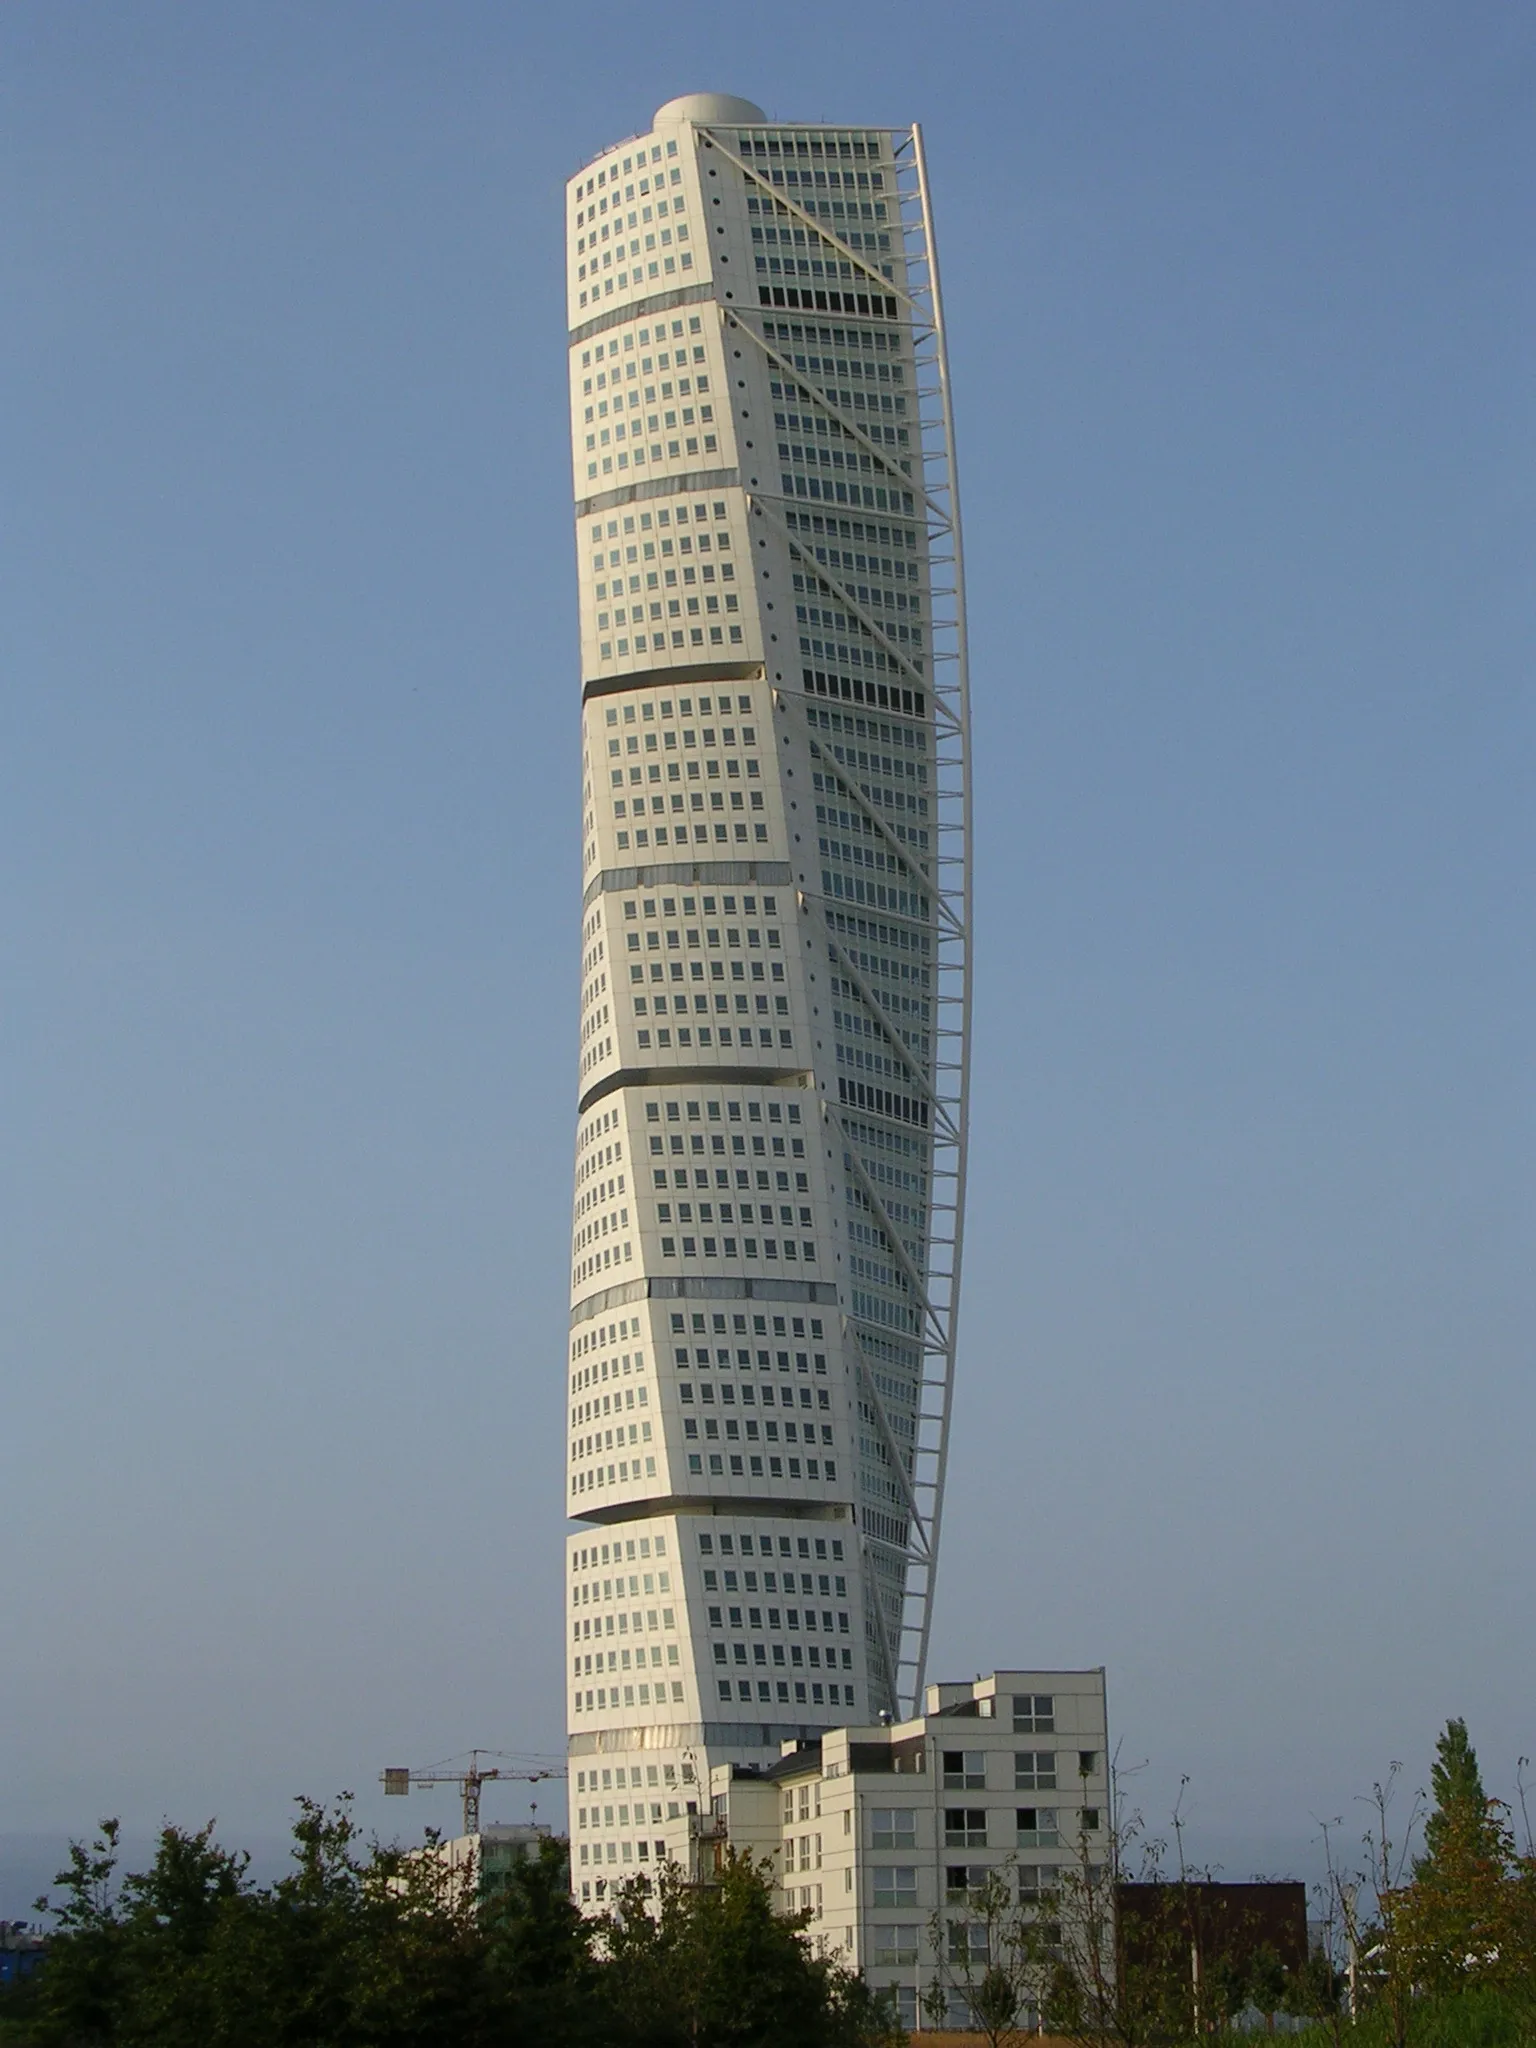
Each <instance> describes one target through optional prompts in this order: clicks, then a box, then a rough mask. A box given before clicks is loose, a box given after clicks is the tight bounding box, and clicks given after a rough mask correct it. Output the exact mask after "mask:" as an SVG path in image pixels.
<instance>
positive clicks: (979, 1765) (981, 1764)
mask: <svg viewBox="0 0 1536 2048" xmlns="http://www.w3.org/2000/svg"><path fill="white" fill-rule="evenodd" d="M986 1783H987V1759H986V1755H985V1752H984V1751H982V1750H979V1749H946V1750H945V1752H944V1789H945V1791H946V1792H981V1791H983V1790H985V1788H986Z"/></svg>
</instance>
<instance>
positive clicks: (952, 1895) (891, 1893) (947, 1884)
mask: <svg viewBox="0 0 1536 2048" xmlns="http://www.w3.org/2000/svg"><path fill="white" fill-rule="evenodd" d="M1032 1832H1033V1831H1032V1830H1026V1829H1020V1831H1019V1842H1020V1845H1021V1846H1026V1847H1027V1846H1031V1844H1029V1843H1026V1841H1025V1836H1026V1834H1030V1833H1032ZM1017 1871H1018V1896H1019V1903H1020V1904H1021V1905H1024V1906H1039V1905H1043V1904H1046V1903H1048V1902H1049V1901H1050V1899H1051V1897H1052V1895H1053V1892H1054V1888H1055V1886H1056V1884H1057V1883H1058V1881H1059V1879H1060V1875H1061V1873H1060V1867H1059V1865H1056V1864H1050V1865H1026V1864H1020V1865H1018V1866H1017ZM871 1876H872V1896H873V1903H874V1905H875V1906H877V1907H888V1908H894V1909H895V1910H897V1911H898V1912H899V1911H900V1910H901V1909H902V1908H903V1907H907V1908H909V1909H910V1908H911V1907H914V1906H916V1905H917V1904H918V1871H917V1866H916V1865H915V1864H910V1863H894V1864H885V1865H877V1866H876V1867H875V1869H874V1870H873V1872H872V1873H871ZM999 1877H1001V1878H1003V1879H1004V1880H1005V1881H1006V1878H1007V1866H1005V1865H997V1864H990V1865H989V1864H985V1863H952V1864H947V1865H946V1866H945V1870H944V1901H945V1904H946V1905H951V1906H954V1905H968V1904H974V1903H975V1901H976V1899H977V1898H978V1896H979V1895H980V1894H982V1893H984V1892H985V1891H987V1890H988V1888H989V1887H990V1885H991V1884H992V1883H993V1882H994V1881H995V1880H996V1879H997V1878H999ZM976 1931H977V1932H979V1933H980V1934H981V1935H983V1936H985V1934H986V1929H985V1927H981V1928H979V1929H977V1930H976ZM915 1932H916V1930H915V1929H913V1930H903V1929H900V1928H893V1929H889V1930H886V1929H877V1930H876V1932H875V1942H876V1954H875V1960H876V1961H877V1962H882V1961H887V1960H891V1958H888V1957H887V1956H885V1955H884V1954H882V1953H881V1947H882V1945H883V1944H885V1943H886V1942H887V1936H888V1935H890V1936H894V1937H897V1939H894V1940H891V1941H890V1943H889V1946H890V1947H892V1948H899V1949H900V1950H902V1951H907V1950H908V1949H909V1947H910V1950H911V1959H912V1960H915V1959H916V1942H915V1940H912V1941H910V1943H909V1942H908V1941H907V1940H903V1939H900V1937H901V1936H903V1935H904V1934H911V1935H915Z"/></svg>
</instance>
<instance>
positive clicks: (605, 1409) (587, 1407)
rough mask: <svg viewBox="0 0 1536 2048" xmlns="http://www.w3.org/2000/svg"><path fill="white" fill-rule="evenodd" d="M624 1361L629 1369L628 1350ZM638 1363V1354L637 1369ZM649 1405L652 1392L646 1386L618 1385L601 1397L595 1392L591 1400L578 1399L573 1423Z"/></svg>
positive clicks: (572, 1417) (594, 1419)
mask: <svg viewBox="0 0 1536 2048" xmlns="http://www.w3.org/2000/svg"><path fill="white" fill-rule="evenodd" d="M624 1362H625V1367H626V1370H627V1369H628V1364H629V1354H628V1353H627V1352H626V1353H625V1361H624ZM638 1364H639V1361H638V1356H637V1369H638ZM615 1366H617V1361H615ZM610 1403H611V1404H612V1405H611V1406H610V1405H609V1404H610ZM649 1405H650V1394H649V1391H648V1389H647V1388H645V1387H644V1386H640V1387H623V1388H618V1387H616V1388H615V1389H614V1390H613V1392H612V1393H611V1394H604V1395H602V1396H601V1398H599V1397H598V1396H597V1395H595V1394H594V1395H593V1397H592V1399H591V1400H590V1401H578V1402H577V1403H576V1406H575V1407H574V1408H573V1409H572V1410H571V1423H572V1426H573V1427H574V1426H577V1425H579V1424H581V1423H583V1422H595V1421H596V1420H597V1418H598V1417H599V1416H600V1415H611V1414H617V1413H618V1412H619V1411H620V1410H621V1409H624V1408H635V1407H640V1408H646V1407H648V1406H649Z"/></svg>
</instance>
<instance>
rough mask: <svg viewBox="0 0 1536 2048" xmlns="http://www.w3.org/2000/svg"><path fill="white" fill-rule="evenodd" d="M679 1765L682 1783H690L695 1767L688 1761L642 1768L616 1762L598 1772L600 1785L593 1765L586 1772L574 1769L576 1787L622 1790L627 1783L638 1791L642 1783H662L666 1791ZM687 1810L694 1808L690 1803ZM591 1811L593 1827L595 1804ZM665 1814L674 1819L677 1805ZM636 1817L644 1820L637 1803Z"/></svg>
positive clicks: (674, 1782)
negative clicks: (600, 1772) (575, 1771)
mask: <svg viewBox="0 0 1536 2048" xmlns="http://www.w3.org/2000/svg"><path fill="white" fill-rule="evenodd" d="M679 1768H681V1774H682V1782H683V1783H684V1784H685V1785H691V1784H693V1782H694V1770H693V1765H692V1764H690V1763H684V1764H683V1765H681V1767H679V1766H678V1765H677V1764H646V1765H644V1766H643V1768H642V1766H641V1765H639V1764H630V1765H628V1766H625V1765H624V1764H619V1765H618V1766H617V1767H614V1766H612V1765H604V1767H603V1771H602V1774H601V1775H602V1782H601V1784H599V1782H598V1775H599V1774H598V1772H597V1770H596V1768H595V1767H594V1768H593V1769H592V1770H589V1771H588V1770H579V1771H577V1773H576V1790H577V1791H578V1792H579V1793H580V1792H597V1791H603V1792H611V1791H614V1790H615V1789H617V1790H618V1791H620V1792H622V1791H623V1790H624V1789H625V1787H626V1785H629V1786H633V1787H634V1789H635V1790H636V1791H637V1792H638V1791H639V1789H640V1787H641V1786H642V1785H648V1786H651V1787H653V1788H654V1787H655V1786H657V1785H664V1786H665V1787H666V1788H667V1790H668V1791H672V1790H674V1789H675V1788H676V1785H677V1782H678V1774H679ZM624 1811H625V1813H626V1814H627V1813H628V1811H629V1809H628V1808H627V1807H626V1808H625V1809H624ZM688 1811H689V1812H690V1813H691V1812H692V1811H693V1807H692V1806H691V1805H690V1806H689V1809H688ZM592 1813H593V1821H592V1825H593V1826H594V1827H596V1826H597V1819H596V1814H597V1808H596V1807H593V1809H592ZM667 1817H668V1819H669V1820H675V1819H676V1818H677V1809H676V1807H673V1806H669V1807H668V1808H667ZM635 1818H636V1820H637V1821H639V1820H644V1818H645V1809H644V1808H643V1807H641V1806H639V1805H637V1806H636V1808H635ZM657 1818H658V1819H659V1818H660V1815H658V1816H657ZM608 1825H609V1826H610V1827H611V1826H612V1825H613V1822H612V1820H611V1819H610V1821H609V1823H608Z"/></svg>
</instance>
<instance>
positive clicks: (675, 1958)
mask: <svg viewBox="0 0 1536 2048" xmlns="http://www.w3.org/2000/svg"><path fill="white" fill-rule="evenodd" d="M808 1919H809V1915H808V1914H805V1913H793V1914H783V1913H776V1912H775V1911H774V1907H773V1892H772V1870H771V1866H770V1865H768V1864H766V1863H765V1864H762V1865H759V1864H758V1863H756V1862H755V1861H754V1860H753V1859H752V1858H751V1857H750V1856H747V1855H738V1854H735V1853H728V1854H727V1855H726V1857H725V1859H724V1861H723V1862H722V1864H721V1866H720V1870H719V1874H718V1879H717V1881H716V1882H714V1883H711V1884H707V1885H696V1884H691V1883H689V1882H687V1881H686V1880H685V1878H684V1876H683V1874H682V1872H681V1871H680V1870H679V1869H678V1868H677V1867H676V1866H675V1865H673V1866H670V1867H668V1868H667V1869H665V1870H664V1871H663V1872H662V1873H661V1876H660V1878H659V1880H658V1881H657V1883H656V1884H655V1886H654V1887H653V1886H652V1885H651V1883H650V1882H649V1881H648V1880H644V1879H638V1878H637V1879H634V1880H632V1881H631V1882H630V1883H629V1884H627V1885H624V1886H622V1887H621V1888H620V1890H619V1895H618V1899H617V1901H616V1903H615V1906H614V1909H613V1911H612V1912H611V1913H610V1914H609V1916H608V1919H607V1921H606V1923H605V1924H604V1926H603V1930H602V1938H603V1947H604V1951H605V1956H606V1960H605V1962H604V1964H603V1966H602V1970H601V1978H602V1985H601V1998H602V2004H603V2006H604V2009H605V2011H606V2013H607V2015H608V2021H609V2025H610V2027H611V2028H612V2030H613V2034H614V2037H615V2038H616V2039H617V2040H618V2041H620V2042H623V2043H624V2044H626V2048H673V2044H683V2043H686V2044H688V2048H780V2044H782V2043H784V2042H790V2041H792V2042H794V2043H795V2044H796V2048H877V2044H884V2043H886V2042H889V2041H892V2040H893V2039H898V2038H899V2034H893V2031H892V2028H891V2026H890V2023H889V2021H888V2019H887V2018H886V2017H885V2015H884V2013H883V2010H882V2009H881V2007H880V2006H879V2005H878V2003H877V2001H876V2000H874V1999H873V1998H872V1997H871V1995H870V1993H869V1992H868V1990H867V1989H866V1987H865V1986H864V1984H863V1983H862V1981H861V1980H860V1979H858V1978H856V1977H854V1976H853V1975H852V1974H851V1973H850V1972H848V1971H846V1970H843V1969H841V1968H840V1967H839V1966H838V1965H837V1964H836V1963H835V1962H832V1961H830V1960H828V1959H827V1958H825V1957H822V1956H818V1955H815V1954H813V1953H812V1950H811V1947H810V1944H809V1943H808V1941H807V1940H806V1938H805V1933H804V1929H805V1926H806V1923H807V1921H808Z"/></svg>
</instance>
